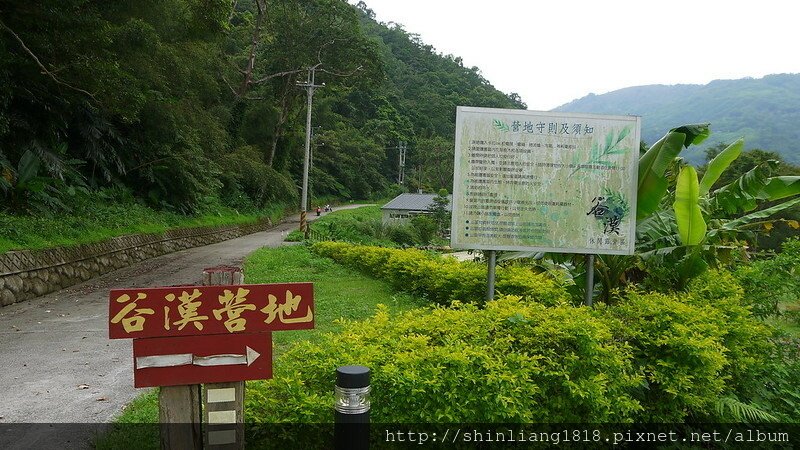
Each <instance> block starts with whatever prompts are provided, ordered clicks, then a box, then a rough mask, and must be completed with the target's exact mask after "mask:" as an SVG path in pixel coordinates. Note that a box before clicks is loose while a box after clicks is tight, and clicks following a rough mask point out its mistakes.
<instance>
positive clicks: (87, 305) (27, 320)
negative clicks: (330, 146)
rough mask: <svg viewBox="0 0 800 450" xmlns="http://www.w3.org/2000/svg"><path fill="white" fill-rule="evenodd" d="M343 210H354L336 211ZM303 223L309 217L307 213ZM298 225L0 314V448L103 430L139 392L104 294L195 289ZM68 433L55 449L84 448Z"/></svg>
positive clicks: (159, 261)
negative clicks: (66, 426) (46, 427)
mask: <svg viewBox="0 0 800 450" xmlns="http://www.w3.org/2000/svg"><path fill="white" fill-rule="evenodd" d="M351 207H357V205H354V206H346V207H342V208H351ZM342 208H338V209H342ZM309 219H310V220H314V219H316V216H315V215H314V214H313V213H311V214H309ZM298 222H299V217H293V218H290V219H289V220H287V221H285V222H284V223H282V224H281V225H279V226H277V227H275V228H273V229H272V230H269V231H264V232H260V233H255V234H251V235H248V236H243V237H240V238H237V239H232V240H229V241H225V242H220V243H217V244H212V245H207V246H205V247H197V248H193V249H188V250H183V251H180V252H176V253H171V254H168V255H164V256H160V257H157V258H153V259H149V260H146V261H142V262H141V263H138V264H135V265H133V266H130V267H126V268H123V269H120V270H117V271H115V272H111V273H109V274H106V275H103V276H101V277H98V278H95V279H92V280H89V281H88V282H85V283H82V284H79V285H75V286H73V287H71V288H68V289H64V290H62V291H58V292H55V293H52V294H48V295H46V296H43V297H39V298H36V299H32V300H28V301H25V302H22V303H19V304H15V305H11V306H8V307H5V308H0V393H2V401H0V448H8V447H7V445H8V444H11V446H12V447H13V446H14V444H16V445H17V446H18V448H42V447H43V446H42V445H41V444H42V443H50V444H52V439H53V437H52V436H49V437H48V436H46V435H43V433H42V428H43V427H35V430H34V429H31V432H28V433H23V435H22V436H15V437H14V442H8V441H7V440H6V441H4V436H6V438H7V437H8V436H9V435H10V434H20V431H21V430H23V429H24V428H25V427H23V426H19V425H16V426H14V425H7V424H20V423H83V424H103V423H108V422H111V421H112V420H113V418H114V417H115V416H117V415H118V414H119V413H120V412H121V411H122V409H123V407H124V406H125V405H126V404H128V403H129V402H130V401H131V400H132V399H133V398H134V397H135V396H137V395H138V394H140V393H141V392H143V391H142V390H137V389H134V387H133V358H132V350H131V342H130V341H129V340H126V339H115V340H110V339H108V291H109V289H114V288H127V287H145V286H169V285H175V284H201V274H202V270H203V268H205V267H211V266H216V265H220V264H229V265H241V264H242V261H243V260H244V258H245V257H246V256H247V255H248V254H250V253H251V252H253V251H254V250H256V249H258V248H261V247H276V246H279V245H281V243H282V242H283V239H284V237H285V236H286V235H287V234H288V233H289V231H291V230H294V229H295V228H297V227H298ZM28 428H31V427H28ZM56 428H60V427H56ZM73 428H74V430H73V431H74V432H76V433H77V434H78V435H73V436H65V437H64V439H67V440H68V441H69V442H67V441H66V440H65V441H63V442H61V443H60V445H59V448H64V447H74V448H80V447H81V446H82V445H83V443H85V442H86V437H83V436H80V434H83V433H82V432H87V433H88V432H89V430H90V428H91V426H81V427H78V426H76V427H73ZM95 428H97V427H95ZM44 434H46V433H44ZM59 434H63V428H62V429H61V432H59ZM78 444H80V445H78ZM48 448H49V447H48Z"/></svg>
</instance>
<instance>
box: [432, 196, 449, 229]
mask: <svg viewBox="0 0 800 450" xmlns="http://www.w3.org/2000/svg"><path fill="white" fill-rule="evenodd" d="M448 195H449V194H448V192H447V189H440V190H439V192H438V193H437V194H436V197H434V198H433V201H432V202H431V204H430V205H429V206H428V211H430V213H431V218H432V219H433V221H434V222H435V223H436V229H437V232H438V233H439V236H441V237H444V236H445V235H446V232H447V230H449V229H450V211H448V209H447V207H448V206H449V205H450V198H449V197H448Z"/></svg>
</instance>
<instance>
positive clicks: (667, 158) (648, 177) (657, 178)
mask: <svg viewBox="0 0 800 450" xmlns="http://www.w3.org/2000/svg"><path fill="white" fill-rule="evenodd" d="M709 134H710V131H709V129H708V124H693V125H684V126H681V127H678V128H673V129H672V130H670V131H669V133H667V134H666V135H665V136H664V137H662V138H661V139H659V140H658V141H657V142H656V143H655V144H653V146H652V147H650V149H649V150H648V151H647V152H646V153H645V154H644V155H642V157H641V158H639V183H638V186H637V188H638V189H637V192H638V193H637V203H636V219H637V220H641V219H644V218H645V217H647V216H649V215H650V214H652V213H653V212H655V211H656V210H658V204H659V202H661V198H662V197H664V194H666V192H667V188H668V187H669V183H668V182H667V179H666V177H665V176H664V173H665V172H666V171H667V168H668V167H669V165H670V163H671V162H672V160H673V159H675V157H677V156H678V154H679V153H680V152H681V150H683V148H684V147H688V146H689V145H692V144H699V143H701V142H703V141H704V140H705V139H706V138H707V137H708V135H709Z"/></svg>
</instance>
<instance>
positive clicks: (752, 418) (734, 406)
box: [714, 397, 779, 423]
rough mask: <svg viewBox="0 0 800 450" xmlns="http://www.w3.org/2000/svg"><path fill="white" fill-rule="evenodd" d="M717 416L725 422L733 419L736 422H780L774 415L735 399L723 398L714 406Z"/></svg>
mask: <svg viewBox="0 0 800 450" xmlns="http://www.w3.org/2000/svg"><path fill="white" fill-rule="evenodd" d="M714 409H715V410H716V413H717V416H718V417H719V418H721V419H723V420H728V419H731V420H733V421H735V422H746V423H756V422H779V419H778V418H777V417H775V416H773V415H772V414H770V413H768V412H766V411H764V410H762V409H759V408H758V407H755V406H753V405H748V404H747V403H743V402H741V401H739V400H737V399H735V398H733V397H722V398H720V399H719V400H717V403H716V404H715V405H714Z"/></svg>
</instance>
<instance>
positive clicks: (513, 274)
mask: <svg viewBox="0 0 800 450" xmlns="http://www.w3.org/2000/svg"><path fill="white" fill-rule="evenodd" d="M312 249H313V251H314V252H316V253H318V254H320V255H323V256H327V257H329V258H333V259H334V260H335V261H337V262H339V263H341V264H344V265H347V266H349V267H352V268H355V269H357V270H361V271H363V272H365V273H368V274H370V275H373V276H376V277H379V278H383V279H385V280H386V281H388V282H389V283H390V284H392V285H393V286H394V287H395V288H397V289H400V290H403V291H406V292H411V293H414V294H415V295H418V296H421V297H424V298H427V299H428V300H430V301H432V302H435V303H439V304H442V305H449V304H451V303H453V302H454V301H457V300H458V301H461V302H481V301H482V299H483V298H484V297H485V292H486V268H485V266H483V265H481V264H477V263H473V262H464V263H460V262H458V261H457V260H455V259H453V258H444V257H440V256H438V255H433V254H430V253H426V252H423V251H420V250H415V249H407V250H400V249H389V248H381V247H368V246H359V245H350V244H345V243H339V242H317V243H315V244H314V245H313V246H312ZM496 288H497V290H498V292H501V293H502V294H514V295H519V296H522V297H524V298H526V299H529V300H531V301H537V302H541V303H542V304H545V305H556V304H561V303H566V302H567V300H568V296H567V293H566V292H565V291H564V290H562V289H561V288H560V287H558V286H557V285H556V284H555V282H553V281H552V280H551V279H549V278H548V277H546V276H545V275H541V274H536V273H533V272H532V271H530V270H527V269H521V268H503V267H500V268H498V269H497V272H496Z"/></svg>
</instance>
